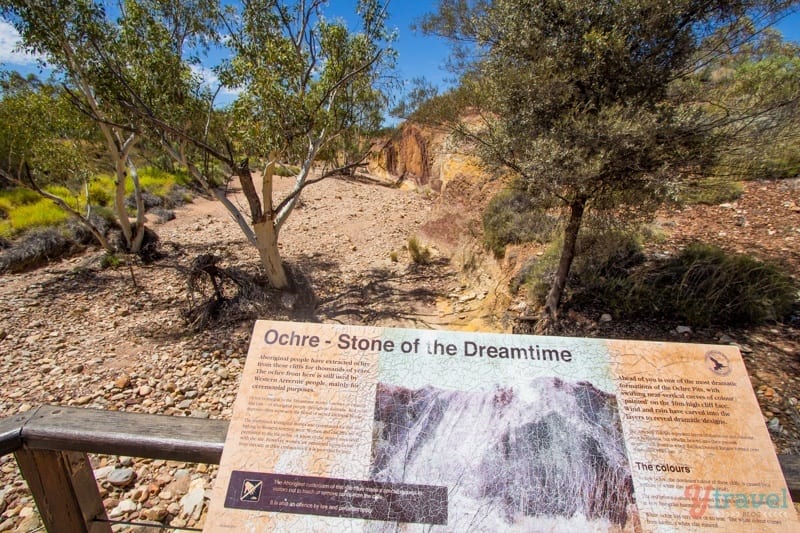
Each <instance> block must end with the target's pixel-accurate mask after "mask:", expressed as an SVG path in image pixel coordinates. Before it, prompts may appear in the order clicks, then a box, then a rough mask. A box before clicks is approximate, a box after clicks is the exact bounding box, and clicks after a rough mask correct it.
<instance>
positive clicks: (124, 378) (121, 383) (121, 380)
mask: <svg viewBox="0 0 800 533" xmlns="http://www.w3.org/2000/svg"><path fill="white" fill-rule="evenodd" d="M130 384H131V377H130V376H129V375H128V374H120V376H119V377H118V378H117V379H115V380H114V386H115V387H116V388H118V389H126V388H128V386H129V385H130Z"/></svg>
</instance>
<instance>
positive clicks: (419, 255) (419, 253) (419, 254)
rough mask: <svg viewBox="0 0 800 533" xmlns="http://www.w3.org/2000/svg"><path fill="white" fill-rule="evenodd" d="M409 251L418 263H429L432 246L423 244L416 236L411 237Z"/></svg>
mask: <svg viewBox="0 0 800 533" xmlns="http://www.w3.org/2000/svg"><path fill="white" fill-rule="evenodd" d="M408 253H409V255H410V256H411V260H412V261H414V262H415V263H416V264H418V265H427V264H428V263H430V261H431V250H430V248H428V247H427V246H424V245H422V244H421V243H420V242H419V240H418V239H417V238H416V237H409V239H408Z"/></svg>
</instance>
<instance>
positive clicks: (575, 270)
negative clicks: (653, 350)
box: [511, 229, 644, 304]
mask: <svg viewBox="0 0 800 533" xmlns="http://www.w3.org/2000/svg"><path fill="white" fill-rule="evenodd" d="M563 242H564V240H563V237H561V238H559V239H558V240H556V241H554V242H552V243H550V245H549V246H548V247H547V249H546V250H545V251H544V253H543V255H542V256H541V257H539V258H537V259H536V260H535V261H533V262H531V263H530V264H528V265H525V267H523V269H522V270H521V271H520V274H519V275H518V276H517V278H515V279H514V280H512V287H511V288H512V290H516V288H517V287H519V286H520V285H522V284H524V285H526V287H527V288H528V298H529V299H530V300H532V301H534V302H538V303H544V299H545V297H546V296H547V293H548V291H549V290H550V285H551V283H552V280H553V277H554V276H555V272H556V268H557V267H558V261H559V259H560V256H561V248H562V246H563ZM643 261H644V254H643V253H642V244H641V237H640V236H639V234H638V233H637V232H635V231H624V230H616V229H607V230H602V229H600V230H592V229H584V230H583V231H581V233H580V235H579V236H578V242H577V243H576V245H575V258H574V259H573V261H572V267H571V269H570V275H569V280H568V283H567V289H568V291H569V292H568V293H567V296H568V297H569V298H571V299H572V300H573V301H574V302H575V303H579V304H586V303H590V302H591V303H595V302H604V303H605V302H607V301H608V300H609V299H610V298H612V297H614V296H616V295H617V293H618V291H617V289H618V288H619V286H620V285H621V284H624V283H625V280H626V279H627V278H628V276H629V274H628V270H629V269H630V268H632V267H634V266H636V265H639V264H641V263H642V262H643Z"/></svg>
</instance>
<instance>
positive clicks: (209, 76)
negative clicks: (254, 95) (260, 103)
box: [191, 65, 242, 103]
mask: <svg viewBox="0 0 800 533" xmlns="http://www.w3.org/2000/svg"><path fill="white" fill-rule="evenodd" d="M191 69H192V73H193V74H194V75H195V76H197V77H199V78H200V79H201V80H202V82H203V85H206V86H208V87H209V88H210V89H211V90H212V91H215V90H216V89H217V87H219V85H220V81H219V77H218V76H217V75H216V73H215V72H214V71H213V70H211V69H210V68H208V67H204V66H202V65H192V66H191ZM241 92H242V90H241V89H238V88H236V89H231V88H230V87H223V88H222V89H220V91H219V95H218V96H219V98H220V100H222V101H223V103H228V102H230V101H231V100H233V99H234V98H236V97H237V96H239V94H240V93H241Z"/></svg>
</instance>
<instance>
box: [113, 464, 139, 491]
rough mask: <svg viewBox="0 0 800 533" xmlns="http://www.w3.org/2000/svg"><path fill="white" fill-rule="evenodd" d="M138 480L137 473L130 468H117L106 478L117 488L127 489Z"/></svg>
mask: <svg viewBox="0 0 800 533" xmlns="http://www.w3.org/2000/svg"><path fill="white" fill-rule="evenodd" d="M135 478H136V472H134V471H133V470H132V469H130V468H115V469H114V470H112V471H111V472H109V473H108V475H107V476H106V480H107V481H108V482H109V483H111V484H112V485H114V486H115V487H127V486H128V485H130V484H131V483H132V482H133V480H134V479H135Z"/></svg>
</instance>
